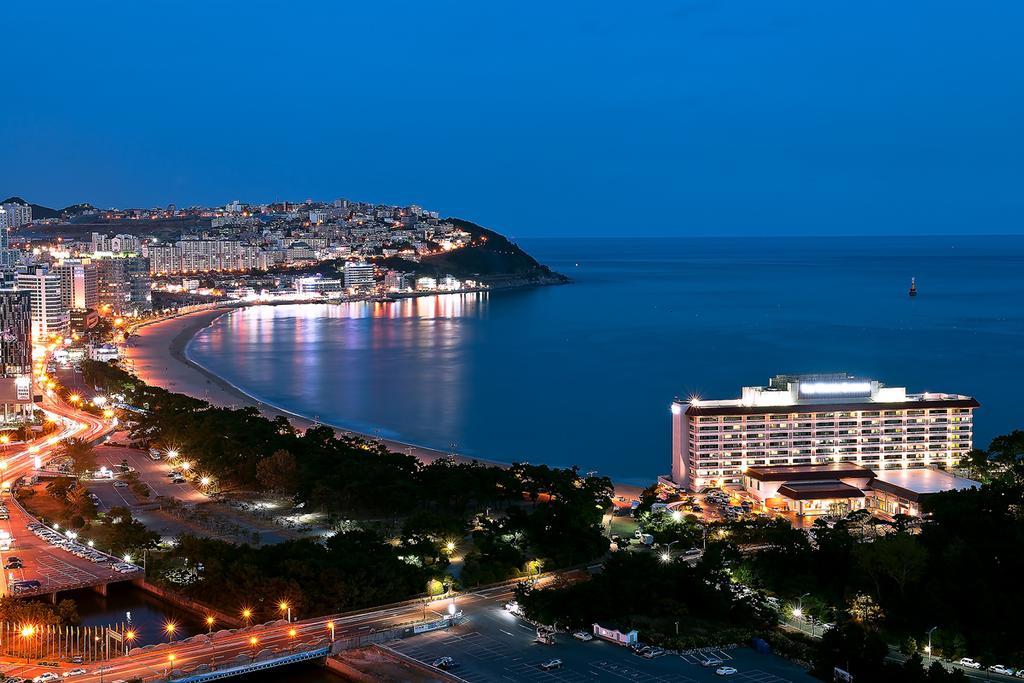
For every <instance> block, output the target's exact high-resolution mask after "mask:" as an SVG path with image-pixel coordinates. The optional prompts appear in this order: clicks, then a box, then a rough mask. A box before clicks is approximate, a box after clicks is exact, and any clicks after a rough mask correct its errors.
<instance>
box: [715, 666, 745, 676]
mask: <svg viewBox="0 0 1024 683" xmlns="http://www.w3.org/2000/svg"><path fill="white" fill-rule="evenodd" d="M715 673H716V674H717V675H719V676H733V675H735V674H737V673H739V672H738V671H736V667H734V666H720V667H718V668H717V669H715Z"/></svg>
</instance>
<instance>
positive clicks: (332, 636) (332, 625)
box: [327, 621, 334, 643]
mask: <svg viewBox="0 0 1024 683" xmlns="http://www.w3.org/2000/svg"><path fill="white" fill-rule="evenodd" d="M327 628H328V629H329V630H330V631H331V642H332V643H333V642H334V622H333V621H328V622H327Z"/></svg>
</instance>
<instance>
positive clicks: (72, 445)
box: [60, 437, 96, 477]
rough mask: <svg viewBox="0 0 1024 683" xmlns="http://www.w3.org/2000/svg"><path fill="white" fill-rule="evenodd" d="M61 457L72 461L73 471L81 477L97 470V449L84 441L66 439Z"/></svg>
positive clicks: (61, 450) (62, 446)
mask: <svg viewBox="0 0 1024 683" xmlns="http://www.w3.org/2000/svg"><path fill="white" fill-rule="evenodd" d="M60 455H61V456H62V457H65V458H68V459H69V460H71V470H72V472H74V474H75V476H78V477H81V476H84V475H86V474H88V473H89V472H92V471H93V470H95V469H96V449H95V448H94V447H93V445H92V444H91V443H89V442H88V441H86V440H84V439H77V438H74V437H72V438H70V439H64V442H63V443H62V444H61V448H60Z"/></svg>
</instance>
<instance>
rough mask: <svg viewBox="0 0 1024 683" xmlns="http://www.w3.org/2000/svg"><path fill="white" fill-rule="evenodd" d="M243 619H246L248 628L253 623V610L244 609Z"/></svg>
mask: <svg viewBox="0 0 1024 683" xmlns="http://www.w3.org/2000/svg"><path fill="white" fill-rule="evenodd" d="M242 618H243V619H245V625H246V626H248V625H249V624H250V622H252V610H251V609H249V608H248V607H243V608H242Z"/></svg>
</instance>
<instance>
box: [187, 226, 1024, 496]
mask: <svg viewBox="0 0 1024 683" xmlns="http://www.w3.org/2000/svg"><path fill="white" fill-rule="evenodd" d="M520 246H522V247H523V248H524V249H526V250H527V251H528V252H530V253H531V254H532V255H534V256H535V257H536V258H537V259H538V260H539V261H541V262H542V263H545V264H547V265H549V266H551V267H552V268H553V269H555V270H557V271H559V272H562V273H565V274H566V275H569V276H570V277H571V278H572V279H573V284H570V285H565V286H554V287H538V288H532V289H523V290H511V291H496V292H490V293H487V294H452V295H441V296H434V297H423V298H418V299H410V300H404V301H400V302H397V303H388V304H370V303H351V304H342V305H322V304H307V305H292V306H259V307H252V308H247V309H242V310H238V311H235V312H232V313H230V314H228V315H226V316H223V317H222V318H220V319H218V320H216V321H215V322H214V323H213V324H212V325H211V326H210V327H209V328H207V329H205V330H203V331H202V332H201V333H200V334H198V335H197V336H196V338H195V339H194V340H193V341H192V342H191V343H190V344H189V346H188V349H187V353H188V354H189V356H190V358H192V359H193V360H195V361H196V362H198V363H200V364H201V365H203V366H204V367H206V368H208V369H209V370H211V371H213V372H215V373H217V374H219V375H221V376H222V377H224V378H225V379H227V380H228V381H230V382H231V383H233V384H235V385H236V386H238V387H240V388H242V389H243V390H244V391H246V392H247V393H250V394H251V395H254V396H256V397H257V398H259V399H260V400H263V401H265V402H268V403H271V404H274V405H277V406H279V407H282V408H285V409H287V410H291V411H293V412H296V413H300V414H303V415H307V416H310V417H315V418H316V419H319V420H321V421H323V422H325V423H329V424H333V425H337V426H341V427H345V428H349V429H354V430H358V431H363V432H366V433H369V434H376V435H380V436H386V437H390V438H395V439H399V440H403V441H407V442H411V443H416V444H420V445H425V446H430V447H434V448H440V449H450V448H454V449H455V450H457V451H458V452H460V453H464V454H467V455H473V456H476V457H480V458H486V459H492V460H498V461H503V462H512V461H522V460H526V461H530V462H536V463H540V462H544V463H548V464H552V465H561V466H565V465H572V464H576V465H579V466H580V467H581V468H582V469H583V470H585V471H587V470H597V471H598V472H600V473H602V474H607V475H609V476H611V477H613V478H614V479H616V480H618V481H623V482H630V483H646V482H650V481H652V480H653V479H654V478H655V477H656V476H657V475H658V474H661V473H664V472H667V471H668V470H669V462H670V444H669V440H670V423H669V410H668V406H669V403H670V401H671V400H672V399H673V397H675V396H688V395H700V396H702V397H704V398H732V397H735V396H738V394H739V391H740V387H742V386H744V385H751V384H764V383H766V382H767V380H768V378H769V377H770V376H771V375H773V374H776V373H781V372H786V373H794V372H833V371H847V372H851V373H854V374H857V375H862V376H868V377H872V378H875V379H879V380H881V381H883V382H885V383H887V384H889V385H894V386H907V387H908V388H909V389H911V390H912V391H923V390H929V391H949V392H959V393H965V394H970V395H973V396H975V397H976V398H978V399H979V400H980V401H981V403H982V408H981V409H980V410H979V411H978V412H977V418H976V443H977V444H979V445H987V443H988V441H989V440H990V439H991V438H992V437H993V436H995V435H997V434H1000V433H1004V432H1006V431H1008V430H1011V429H1014V428H1016V427H1019V426H1021V421H1020V420H1019V417H1018V414H1017V410H1016V405H1015V402H1016V396H1017V393H1018V391H1019V387H1020V386H1021V383H1022V380H1024V366H1022V363H1021V348H1022V341H1024V310H1022V305H1021V302H1022V300H1024V298H1022V295H1024V268H1022V265H1024V237H1020V236H954V237H887V238H879V237H830V238H810V237H780V238H765V237H758V238H682V239H531V240H522V241H521V242H520ZM911 277H916V278H917V283H918V290H919V292H920V293H919V295H918V296H917V297H915V298H911V297H909V296H908V295H907V290H908V288H909V286H910V278H911Z"/></svg>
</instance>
